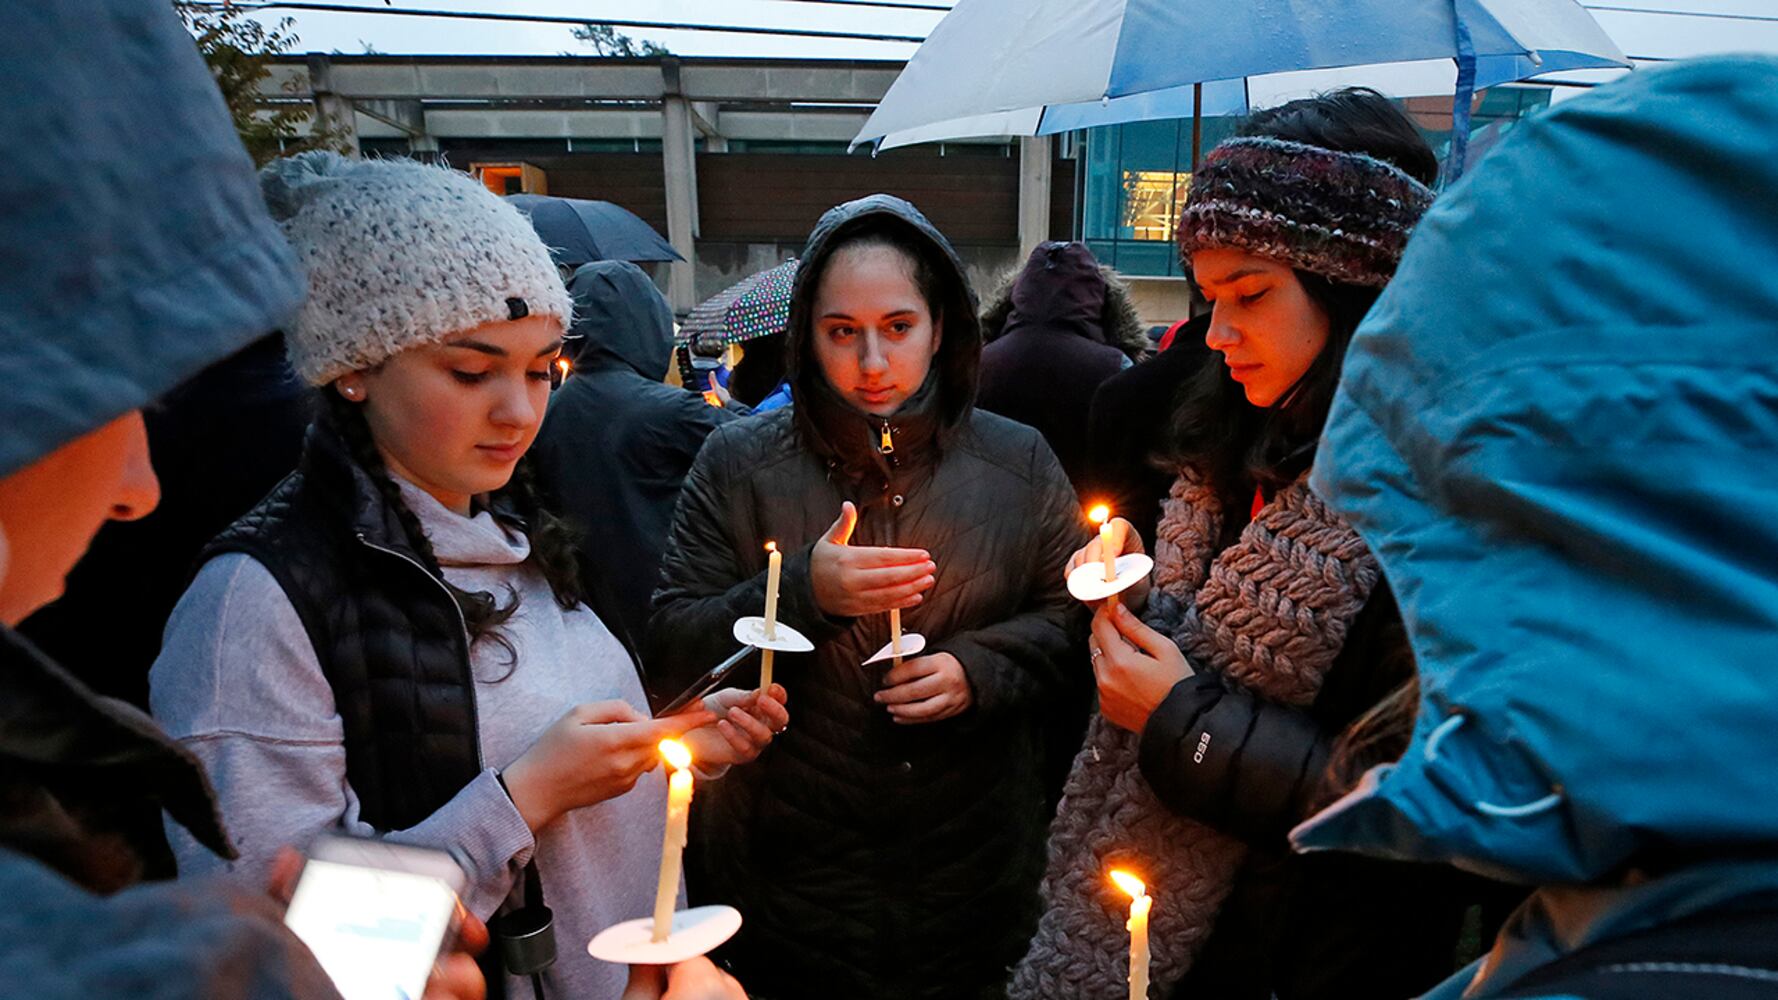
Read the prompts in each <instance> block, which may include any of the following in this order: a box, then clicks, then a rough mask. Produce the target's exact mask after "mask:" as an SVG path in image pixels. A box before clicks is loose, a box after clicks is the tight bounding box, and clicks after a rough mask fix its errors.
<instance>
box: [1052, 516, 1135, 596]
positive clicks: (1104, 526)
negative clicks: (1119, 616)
mask: <svg viewBox="0 0 1778 1000" xmlns="http://www.w3.org/2000/svg"><path fill="white" fill-rule="evenodd" d="M1087 518H1088V519H1089V520H1091V521H1092V522H1093V523H1094V524H1096V525H1098V526H1099V537H1098V538H1097V539H1096V540H1094V541H1091V542H1088V543H1087V544H1085V545H1083V546H1081V547H1080V548H1078V549H1076V550H1075V552H1074V555H1072V556H1070V557H1069V559H1068V565H1067V566H1066V567H1065V568H1064V569H1063V570H1062V575H1063V578H1064V579H1066V580H1067V582H1068V593H1070V594H1072V595H1073V596H1074V598H1075V599H1076V600H1079V601H1085V602H1086V603H1088V604H1092V605H1097V604H1099V603H1100V602H1108V603H1111V604H1117V603H1119V601H1120V600H1127V601H1129V602H1130V603H1131V605H1132V606H1133V607H1141V606H1142V605H1143V604H1144V603H1145V602H1146V601H1147V600H1148V586H1149V581H1148V574H1149V572H1150V571H1151V570H1152V569H1153V568H1154V560H1152V559H1150V558H1149V557H1148V555H1147V554H1146V553H1144V552H1143V551H1142V536H1140V535H1138V534H1137V533H1136V530H1135V528H1134V527H1133V526H1132V525H1131V524H1130V522H1128V521H1126V520H1124V519H1123V518H1121V517H1113V516H1111V508H1110V507H1109V506H1107V505H1105V504H1095V505H1094V506H1093V507H1092V509H1090V510H1088V511H1087ZM1125 591H1130V595H1129V596H1128V597H1120V595H1122V594H1123V593H1124V592H1125Z"/></svg>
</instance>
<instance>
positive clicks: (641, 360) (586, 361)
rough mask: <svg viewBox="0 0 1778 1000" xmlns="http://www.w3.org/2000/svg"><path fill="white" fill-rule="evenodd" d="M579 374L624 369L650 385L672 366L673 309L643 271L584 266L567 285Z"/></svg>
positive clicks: (604, 263) (611, 263) (609, 263)
mask: <svg viewBox="0 0 1778 1000" xmlns="http://www.w3.org/2000/svg"><path fill="white" fill-rule="evenodd" d="M568 294H569V295H572V296H573V297H574V324H573V326H572V327H570V329H569V334H570V336H572V337H578V338H581V339H579V340H578V341H575V340H570V341H569V342H568V343H569V345H570V346H571V348H572V349H573V350H574V364H575V366H576V367H578V368H587V369H594V368H614V367H618V366H622V367H624V368H629V369H631V370H633V371H635V372H636V374H638V375H641V376H643V377H644V378H647V379H648V380H650V381H654V382H658V381H660V380H661V379H664V378H666V377H667V367H668V366H669V365H671V364H672V362H673V307H672V306H669V305H668V304H667V299H666V296H664V295H662V294H661V292H660V289H658V288H656V287H655V286H654V282H653V281H651V280H649V277H648V275H647V274H646V273H644V272H643V270H642V269H641V268H639V267H637V266H636V265H634V264H632V263H630V262H629V261H627V260H596V261H593V262H592V263H590V264H582V265H581V266H580V267H579V268H577V269H576V270H575V272H574V275H573V277H571V278H569V279H568Z"/></svg>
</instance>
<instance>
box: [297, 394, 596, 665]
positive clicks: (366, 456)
mask: <svg viewBox="0 0 1778 1000" xmlns="http://www.w3.org/2000/svg"><path fill="white" fill-rule="evenodd" d="M320 411H321V412H320V415H319V420H320V421H321V423H322V424H323V426H325V427H326V428H328V429H329V430H331V431H332V432H333V433H334V434H335V435H336V436H337V437H338V438H339V440H340V441H341V442H342V443H343V444H344V445H345V448H346V452H347V454H348V455H350V456H351V458H352V461H353V462H355V463H356V464H357V465H358V467H359V468H361V469H363V470H364V472H365V474H366V475H367V476H369V477H370V481H371V483H372V484H373V485H374V486H375V487H376V489H377V493H378V494H379V495H380V496H381V497H382V499H383V503H384V504H385V505H387V506H388V507H389V509H390V510H392V511H394V512H395V518H396V520H397V521H398V522H399V523H400V525H401V528H402V533H403V535H404V536H405V538H406V540H407V543H408V545H409V546H410V547H412V548H413V550H414V552H415V554H416V555H417V556H418V557H419V559H420V564H421V565H422V566H423V567H425V569H426V570H427V571H428V572H430V573H431V574H432V575H433V576H434V577H435V578H437V579H438V581H439V582H440V583H442V584H444V586H445V589H446V590H448V591H449V592H450V594H451V598H452V599H453V600H455V601H456V602H457V608H458V610H460V611H462V613H463V624H464V627H465V628H466V629H467V630H468V632H469V642H470V645H472V646H473V645H474V644H475V643H477V642H480V641H482V640H484V639H486V640H488V641H489V642H492V643H494V644H495V645H497V646H499V647H500V649H501V650H502V651H503V653H504V655H505V658H506V661H507V669H506V672H505V673H503V674H501V675H500V676H499V677H496V678H493V679H492V680H491V681H489V683H499V682H500V681H503V680H505V679H506V678H508V677H510V676H512V671H513V670H514V669H516V668H517V666H518V650H517V649H516V648H514V646H513V644H512V641H511V640H510V639H508V638H507V637H506V636H505V635H503V634H502V633H501V631H500V627H501V626H502V625H505V624H506V623H507V622H508V621H509V620H511V618H512V616H513V615H514V614H516V613H517V612H518V609H519V596H518V593H517V592H516V591H514V590H513V589H512V588H511V587H510V586H508V587H507V588H506V595H505V596H506V600H505V601H504V603H502V602H501V601H500V600H499V599H497V598H496V597H495V596H494V595H493V594H490V593H488V592H487V591H481V590H476V591H470V590H464V589H463V588H461V587H458V586H456V585H455V584H453V583H451V582H450V581H449V580H447V579H445V576H444V572H443V571H442V570H441V569H440V568H439V565H438V556H437V554H436V553H434V552H433V550H432V542H431V540H430V539H428V538H427V537H426V529H425V527H424V526H423V525H421V524H420V518H419V515H417V514H415V513H414V512H413V509H412V508H411V507H409V506H408V505H407V501H405V500H403V499H402V496H401V487H399V486H397V485H396V483H395V479H394V477H393V476H391V475H390V474H389V468H388V466H387V465H386V464H385V463H384V462H383V453H382V452H381V451H379V450H378V449H377V444H376V440H375V438H374V437H373V436H372V435H371V431H370V424H369V423H368V422H367V421H366V420H365V419H364V409H363V407H362V406H359V405H358V404H355V403H350V402H347V401H346V400H345V399H343V398H341V396H340V395H339V393H337V392H334V391H333V390H332V389H331V388H323V389H322V390H321V404H320ZM495 496H498V497H502V498H504V499H506V500H508V501H509V502H510V503H511V504H512V505H513V506H514V507H515V508H516V509H517V510H518V512H519V514H520V516H521V517H523V518H525V521H526V526H527V527H526V534H527V537H528V538H529V540H530V543H531V554H530V556H528V557H527V558H526V560H525V563H526V564H527V565H530V566H533V567H534V568H536V570H537V571H538V572H539V573H541V574H542V575H543V579H544V581H545V582H546V583H548V584H549V588H550V592H551V593H552V594H553V595H554V596H555V599H556V603H557V604H558V605H560V606H561V608H562V610H564V611H570V610H573V609H574V608H575V607H577V606H578V605H579V604H580V601H581V594H580V576H579V566H578V560H577V557H576V544H577V542H578V541H579V539H578V533H577V532H576V531H575V529H574V528H573V527H572V526H571V525H570V524H569V523H568V522H567V521H565V520H563V519H562V518H560V517H557V516H555V515H554V514H552V513H550V512H549V511H548V510H545V509H544V507H543V504H542V502H541V500H540V499H539V497H538V493H537V489H536V485H535V480H534V479H533V477H532V473H531V467H530V461H529V459H528V458H521V459H520V460H519V463H518V466H517V468H515V469H514V470H513V476H512V479H511V480H509V481H508V482H507V484H506V485H505V486H504V487H502V488H501V489H500V490H498V491H497V492H496V493H495Z"/></svg>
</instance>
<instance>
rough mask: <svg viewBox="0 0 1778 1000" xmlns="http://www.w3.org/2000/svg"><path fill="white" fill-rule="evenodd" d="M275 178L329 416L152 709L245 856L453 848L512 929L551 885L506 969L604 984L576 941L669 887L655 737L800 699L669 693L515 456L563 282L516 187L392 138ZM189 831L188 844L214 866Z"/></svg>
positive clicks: (270, 177)
mask: <svg viewBox="0 0 1778 1000" xmlns="http://www.w3.org/2000/svg"><path fill="white" fill-rule="evenodd" d="M261 179H262V186H263V189H264V192H265V195H266V200H267V202H268V204H269V205H270V206H271V208H272V212H273V215H274V216H275V217H276V218H278V219H279V220H280V221H281V222H282V224H283V226H284V230H285V233H286V235H287V236H288V237H289V239H290V241H291V243H292V245H293V246H294V247H295V249H296V251H297V254H298V256H299V257H300V258H301V260H302V261H303V263H304V265H305V267H306V268H307V271H308V279H309V296H308V300H307V303H306V304H305V305H304V307H303V310H302V313H301V315H300V317H299V318H298V320H297V323H296V326H295V328H294V329H292V330H289V331H287V333H288V343H289V345H290V355H291V362H292V364H293V366H294V367H295V369H296V371H297V373H298V374H299V375H300V376H301V377H302V378H303V379H304V380H305V381H306V382H308V383H309V384H310V385H312V386H314V387H316V388H317V389H318V390H319V395H320V397H321V401H322V402H321V414H320V416H319V417H318V419H317V421H316V423H315V425H314V426H313V427H312V428H311V429H310V433H309V438H308V441H307V443H306V446H305V449H304V455H303V459H302V462H301V464H300V465H299V467H298V468H297V470H296V472H295V473H294V474H292V475H291V476H290V477H289V478H288V479H287V480H285V482H284V483H283V484H281V485H280V486H279V487H278V489H277V490H275V491H274V492H273V493H272V495H271V496H269V497H267V498H266V499H265V500H264V501H263V502H261V503H260V505H259V506H257V507H256V508H255V509H254V510H253V511H252V512H250V513H249V514H247V515H246V516H245V517H244V518H242V520H241V521H240V522H238V523H237V524H235V525H234V526H233V527H231V528H230V529H229V530H228V531H226V532H224V533H223V534H222V535H221V536H220V537H218V538H217V539H216V540H215V541H214V542H213V543H212V544H211V545H210V547H209V548H208V549H207V550H206V552H205V555H204V561H203V563H202V568H201V569H200V570H199V572H198V574H197V576H196V578H195V580H194V581H193V583H192V585H191V588H190V589H189V590H188V591H187V592H186V594H185V596H184V597H183V598H182V599H181V601H180V603H179V606H178V608H177V609H176V610H175V611H174V613H173V617H172V620H171V621H170V623H169V624H168V627H167V634H166V642H165V646H164V648H163V650H162V653H161V656H160V658H159V660H158V661H157V662H156V663H155V666H154V670H153V673H152V675H151V687H152V695H151V697H152V702H153V707H154V711H155V714H156V716H158V717H159V718H160V720H161V721H162V723H163V724H164V725H165V726H166V727H167V729H168V730H169V731H170V732H171V733H172V734H173V735H174V736H176V737H178V738H180V739H181V741H182V742H183V743H184V744H185V745H186V746H187V747H188V748H189V749H191V750H192V751H193V752H194V753H195V754H197V756H199V757H200V758H202V759H203V761H204V763H205V765H206V766H207V767H208V769H209V771H210V774H211V776H212V778H213V780H214V781H215V783H216V786H217V790H218V793H219V797H220V800H221V804H222V811H223V815H224V817H225V819H226V821H227V823H228V826H229V828H230V829H231V830H232V831H233V834H234V837H235V839H236V842H237V846H238V847H239V849H240V853H241V859H242V860H241V861H240V862H238V863H237V864H236V865H235V866H234V868H235V870H236V871H237V872H238V873H240V874H242V875H243V877H245V878H247V879H249V880H251V881H253V882H255V883H256V884H257V883H258V882H259V881H260V880H262V878H263V873H264V871H265V869H266V867H267V866H268V865H269V864H270V862H271V859H272V857H273V853H274V852H275V851H276V850H277V848H278V847H279V846H280V845H282V844H287V843H293V844H297V845H298V846H302V845H305V844H307V843H308V842H310V841H311V840H312V839H313V838H314V837H315V836H316V835H318V834H320V833H323V832H326V831H334V830H342V829H343V830H345V831H347V832H352V833H357V834H362V835H373V836H383V837H387V838H388V839H390V840H395V841H402V842H406V843H415V844H422V845H426V846H431V847H437V848H442V849H445V850H449V851H451V852H453V853H454V854H455V855H456V856H457V857H458V859H459V861H460V862H461V863H462V864H463V865H464V866H465V869H466V871H467V872H468V873H469V876H470V885H469V888H468V890H467V891H466V892H465V895H464V902H465V903H466V904H467V905H468V906H469V907H470V908H471V909H472V910H474V911H475V912H476V913H477V914H478V915H479V916H482V917H484V918H488V917H496V919H495V920H494V921H492V926H493V929H494V930H495V934H496V939H497V940H498V939H499V937H500V931H501V923H502V922H501V920H500V919H499V918H498V917H497V914H514V913H519V914H520V915H519V916H513V917H509V918H508V920H509V921H521V920H523V919H526V918H527V917H529V916H532V915H534V914H536V913H538V912H540V911H539V910H538V907H540V906H541V905H542V900H541V899H540V898H539V897H540V896H541V895H542V894H543V893H545V892H547V894H548V905H549V907H550V908H551V909H553V911H554V914H555V917H554V936H555V938H557V939H558V941H559V948H558V954H559V958H558V959H557V960H556V961H555V963H554V965H553V966H551V967H549V968H548V969H546V970H545V971H544V972H543V973H542V975H541V977H540V978H539V979H538V980H537V981H536V982H535V983H533V982H531V981H529V977H528V976H525V977H523V978H521V977H520V976H516V975H510V973H515V972H517V973H528V972H529V971H530V970H529V969H520V968H516V967H509V968H508V970H507V971H508V973H509V975H508V976H507V977H506V978H505V980H504V981H502V980H501V978H500V977H494V978H493V979H491V982H490V985H491V986H492V987H494V990H495V992H496V993H498V992H500V990H501V987H505V991H506V992H508V993H509V994H510V993H512V992H514V991H520V992H519V995H529V994H531V993H532V992H533V989H534V988H539V987H540V988H541V990H542V992H543V994H544V995H545V996H549V997H577V998H579V997H586V998H605V997H610V998H616V997H617V996H618V995H619V994H620V993H621V992H623V990H624V986H625V982H626V975H627V973H626V970H624V969H622V968H619V967H614V966H610V965H606V964H604V963H601V962H598V961H595V960H593V959H592V958H590V957H589V956H588V955H587V954H586V951H585V947H584V946H585V943H586V941H587V940H588V939H589V938H591V937H592V935H593V934H595V933H596V932H598V931H599V930H601V929H603V928H604V927H606V926H609V925H611V924H614V923H618V922H620V921H623V920H626V919H630V918H634V917H640V916H644V915H646V914H647V913H648V912H649V911H650V908H651V906H652V903H653V899H654V889H655V875H656V871H657V868H656V866H657V864H658V860H659V851H660V844H661V840H662V836H663V823H664V816H665V808H664V800H665V791H666V783H665V780H664V778H663V777H662V775H661V774H660V773H659V772H658V771H655V770H654V764H655V761H656V759H657V757H656V751H655V745H656V743H657V742H658V741H659V740H660V739H662V738H663V737H666V736H674V735H679V734H681V733H684V734H685V735H686V738H687V740H688V741H689V742H690V743H691V745H692V748H693V751H694V753H695V754H696V755H697V757H698V758H699V760H700V762H701V764H702V765H703V766H704V767H706V768H711V769H720V768H722V767H723V766H725V765H728V764H735V763H742V762H745V761H748V760H751V759H752V758H754V757H755V756H757V755H758V753H759V752H760V750H761V749H762V748H763V747H764V746H765V745H766V744H767V743H768V742H770V740H771V738H772V735H773V734H774V732H776V731H777V730H780V729H782V728H783V727H784V726H785V725H786V724H787V722H788V715H787V714H786V712H785V710H784V707H783V704H782V702H783V694H782V689H775V690H774V692H773V694H774V695H775V697H769V698H757V697H755V696H754V695H753V694H752V693H751V692H741V691H735V690H729V691H724V692H722V693H720V694H718V695H713V696H711V697H710V698H709V699H706V702H705V704H704V706H702V707H701V708H699V709H697V710H694V711H692V712H690V713H686V714H683V715H676V716H673V717H670V718H666V719H661V720H652V719H651V718H650V712H649V699H648V694H647V692H646V691H645V688H644V683H643V678H642V676H641V673H640V670H639V669H638V665H637V663H636V661H635V659H634V657H633V656H632V655H631V654H630V652H629V651H628V649H627V648H626V647H625V645H624V644H623V643H622V642H621V641H620V639H619V637H617V636H616V635H614V634H613V632H612V630H611V629H609V628H607V627H606V625H605V623H604V622H603V621H602V620H601V618H600V616H599V615H598V614H596V613H595V612H594V611H593V610H592V608H590V607H589V606H588V603H583V596H584V597H586V598H587V600H588V602H590V603H591V604H593V605H595V606H597V605H598V604H600V603H601V601H600V599H599V598H600V596H601V595H581V594H580V593H578V588H577V582H576V581H577V575H576V573H575V569H574V563H573V559H574V556H573V551H574V550H573V546H572V542H571V540H570V539H568V538H566V537H565V532H564V529H563V528H562V526H561V524H560V522H558V521H556V520H555V519H554V518H552V517H551V516H550V515H549V514H548V513H547V512H545V511H544V510H542V508H541V507H540V506H539V504H538V503H537V501H536V499H535V496H534V494H533V492H532V490H531V489H530V488H529V486H528V483H527V479H526V477H525V475H524V472H523V466H522V463H521V459H522V457H523V456H524V454H525V451H526V449H528V448H529V447H530V445H531V442H532V440H533V438H534V437H535V435H536V433H537V429H538V425H539V424H540V422H541V421H542V418H543V412H544V406H545V402H546V400H547V398H548V396H549V392H550V387H551V384H552V376H554V374H555V372H554V366H555V364H556V360H557V355H558V352H559V351H560V348H561V345H562V337H563V331H564V329H565V328H566V327H567V325H568V320H569V310H570V300H569V297H568V294H567V292H566V291H565V290H564V288H563V287H562V282H561V279H560V277H559V276H558V275H557V273H556V269H555V267H554V265H553V264H552V263H551V262H550V258H549V254H548V252H547V250H546V249H545V247H544V246H543V245H542V243H541V242H539V240H538V239H537V236H536V234H535V233H534V232H533V230H532V229H531V226H530V224H529V223H528V222H526V220H525V219H524V218H523V217H522V216H521V215H520V214H519V213H518V212H517V211H516V210H514V209H513V208H512V207H511V206H509V205H507V204H506V203H504V202H503V201H501V200H500V199H499V198H496V197H495V196H494V195H493V194H491V193H490V192H489V191H487V190H486V189H485V188H483V187H482V186H481V185H479V184H478V183H476V182H475V181H474V180H473V179H471V178H469V177H468V176H466V175H464V174H461V173H458V172H456V171H452V170H448V169H445V168H442V167H432V166H426V165H422V164H419V163H414V162H410V161H403V160H387V161H352V160H346V159H344V158H341V157H339V156H337V155H334V154H330V153H307V154H302V155H300V156H296V157H292V158H290V159H286V160H281V161H278V162H276V163H274V164H272V165H270V166H268V167H267V168H266V169H265V170H264V171H263V172H262V175H261ZM597 460H598V456H588V461H597ZM619 575H621V574H619ZM636 585H637V586H651V585H652V581H644V580H638V581H637V582H636ZM172 834H173V842H174V847H175V850H176V851H177V853H178V854H179V859H180V862H181V867H182V869H184V870H185V871H187V872H190V871H194V870H203V869H206V868H215V867H217V862H216V861H215V858H214V856H213V855H209V854H208V852H206V851H203V850H200V849H198V848H197V847H196V846H195V845H194V844H192V843H191V842H189V840H188V839H187V838H186V837H185V836H184V835H183V833H182V831H180V830H178V829H173V830H172ZM533 876H536V877H533ZM521 911H523V912H521ZM496 951H498V945H497V946H496ZM690 971H693V972H696V973H697V974H699V975H704V976H708V975H709V974H710V973H711V972H713V970H710V969H708V968H707V967H704V968H699V969H696V970H690ZM729 985H731V986H732V983H731V984H729ZM735 992H737V993H738V988H736V990H735Z"/></svg>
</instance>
